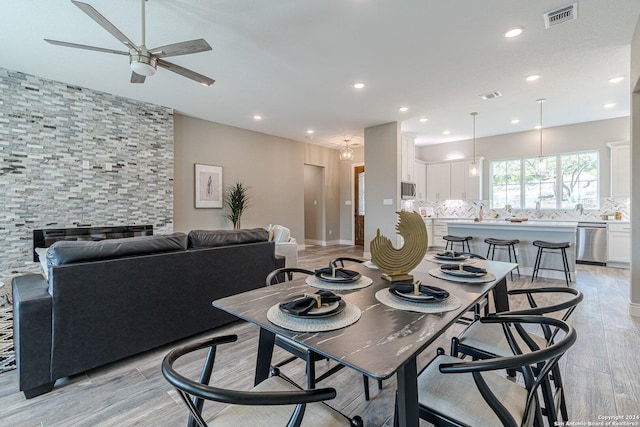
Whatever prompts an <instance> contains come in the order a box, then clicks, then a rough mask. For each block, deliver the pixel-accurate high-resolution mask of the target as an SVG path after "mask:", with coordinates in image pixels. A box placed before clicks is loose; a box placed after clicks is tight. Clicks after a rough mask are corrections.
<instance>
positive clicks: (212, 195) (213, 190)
mask: <svg viewBox="0 0 640 427" xmlns="http://www.w3.org/2000/svg"><path fill="white" fill-rule="evenodd" d="M195 186H196V208H222V199H223V197H224V191H223V189H222V166H211V165H200V164H198V163H196V164H195Z"/></svg>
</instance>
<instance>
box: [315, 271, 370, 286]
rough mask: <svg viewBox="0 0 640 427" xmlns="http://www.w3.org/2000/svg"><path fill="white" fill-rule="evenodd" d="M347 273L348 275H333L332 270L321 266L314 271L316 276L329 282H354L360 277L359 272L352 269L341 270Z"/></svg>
mask: <svg viewBox="0 0 640 427" xmlns="http://www.w3.org/2000/svg"><path fill="white" fill-rule="evenodd" d="M341 271H342V272H345V273H347V274H349V277H338V276H336V277H334V276H333V271H332V270H331V269H330V268H323V269H321V270H317V271H316V277H317V278H318V279H320V280H322V281H323V282H331V283H351V282H355V281H356V280H358V279H359V278H360V273H358V272H357V271H353V270H341Z"/></svg>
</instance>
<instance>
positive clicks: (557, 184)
mask: <svg viewBox="0 0 640 427" xmlns="http://www.w3.org/2000/svg"><path fill="white" fill-rule="evenodd" d="M584 154H595V156H596V168H597V173H596V180H597V187H596V196H595V206H590V207H588V208H587V209H600V185H601V182H602V180H601V171H602V167H601V163H600V157H601V156H600V150H598V149H595V150H581V151H573V152H566V153H553V154H549V155H547V156H545V159H547V162H548V159H550V158H555V179H554V183H553V186H554V194H555V195H556V196H555V207H554V208H548V207H547V208H544V207H537V206H536V207H531V206H527V199H526V196H527V191H526V187H527V174H526V172H527V167H526V164H527V161H535V162H537V161H538V158H537V157H516V158H506V159H495V160H491V161H490V162H489V174H490V175H489V183H488V184H489V185H488V188H489V205H490V206H491V208H492V209H501V208H504V206H495V197H494V181H493V176H494V174H495V167H496V164H497V163H506V162H514V161H518V162H519V163H520V178H519V186H520V192H519V194H518V196H517V197H518V198H519V205H517V204H514V203H513V201H511V202H510V201H509V199H508V198H505V201H506V203H505V205H511V208H512V209H521V210H525V209H537V210H547V211H555V210H567V209H572V208H568V207H563V206H562V203H563V202H562V199H563V194H564V193H563V177H564V175H563V168H562V165H563V162H562V159H563V157H567V156H580V155H584ZM507 170H508V169H507ZM505 185H508V184H505ZM507 197H508V195H507ZM512 200H513V199H512ZM576 203H580V204H582V202H576Z"/></svg>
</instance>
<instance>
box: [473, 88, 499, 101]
mask: <svg viewBox="0 0 640 427" xmlns="http://www.w3.org/2000/svg"><path fill="white" fill-rule="evenodd" d="M478 96H479V97H480V98H482V99H493V98H497V97H499V96H502V94H501V93H500V92H499V91H497V90H494V91H493V92H488V93H483V94H482V95H478Z"/></svg>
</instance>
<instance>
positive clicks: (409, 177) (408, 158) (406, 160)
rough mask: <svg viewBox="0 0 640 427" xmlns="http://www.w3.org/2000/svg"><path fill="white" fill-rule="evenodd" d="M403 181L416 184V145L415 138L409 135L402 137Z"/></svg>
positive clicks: (401, 170)
mask: <svg viewBox="0 0 640 427" xmlns="http://www.w3.org/2000/svg"><path fill="white" fill-rule="evenodd" d="M400 151H401V158H402V159H401V160H402V161H401V167H400V175H401V178H400V180H401V181H409V182H415V176H414V169H413V168H414V166H415V160H416V143H415V138H413V137H412V136H409V135H404V134H403V135H402V146H401V150H400Z"/></svg>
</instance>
